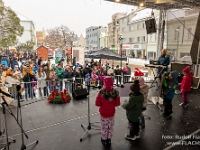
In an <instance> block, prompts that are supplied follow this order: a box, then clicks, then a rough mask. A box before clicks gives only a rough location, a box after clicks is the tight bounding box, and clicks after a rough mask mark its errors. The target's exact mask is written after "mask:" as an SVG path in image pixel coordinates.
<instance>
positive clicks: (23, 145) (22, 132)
mask: <svg viewBox="0 0 200 150" xmlns="http://www.w3.org/2000/svg"><path fill="white" fill-rule="evenodd" d="M20 95H21V94H20V92H19V89H17V101H18V103H17V107H18V109H19V116H20V127H21V139H22V145H21V148H20V149H19V150H25V149H26V148H27V147H29V146H31V145H34V144H38V140H36V141H34V142H32V143H30V144H28V145H25V144H24V135H25V136H26V138H27V139H28V136H27V134H26V133H25V132H24V130H23V123H22V112H21V104H20ZM13 116H14V115H13ZM14 118H15V120H16V121H17V119H16V117H14ZM17 123H18V121H17ZM18 124H19V123H18Z"/></svg>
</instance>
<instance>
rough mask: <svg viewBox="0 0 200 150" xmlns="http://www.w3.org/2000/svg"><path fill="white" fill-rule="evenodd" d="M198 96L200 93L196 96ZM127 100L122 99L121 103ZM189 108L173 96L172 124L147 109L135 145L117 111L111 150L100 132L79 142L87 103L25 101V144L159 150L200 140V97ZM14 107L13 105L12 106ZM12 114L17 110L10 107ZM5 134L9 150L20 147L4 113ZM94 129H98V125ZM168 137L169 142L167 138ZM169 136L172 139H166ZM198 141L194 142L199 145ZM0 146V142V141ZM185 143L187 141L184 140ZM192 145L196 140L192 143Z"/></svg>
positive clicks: (54, 149)
mask: <svg viewBox="0 0 200 150" xmlns="http://www.w3.org/2000/svg"><path fill="white" fill-rule="evenodd" d="M97 92H98V90H91V94H90V97H91V99H90V101H91V115H92V116H91V122H94V121H99V118H100V117H99V114H98V108H97V107H96V106H95V105H94V103H95V96H96V94H97ZM157 93H158V92H156V91H155V90H154V88H152V89H150V94H149V97H151V96H156V95H157ZM198 93H199V92H198ZM124 99H126V98H122V99H121V103H122V102H123V100H124ZM189 99H190V106H189V108H188V110H183V108H181V107H179V106H178V104H179V103H180V102H181V95H176V96H175V98H174V100H173V111H174V113H173V115H172V119H171V120H166V119H163V118H162V116H161V115H160V110H159V108H158V107H157V106H155V105H149V106H148V107H147V111H146V112H145V114H146V115H148V116H150V117H151V120H146V128H145V130H144V131H143V132H141V134H140V136H141V138H140V139H139V140H136V141H128V140H126V139H125V138H124V135H125V134H126V133H127V132H128V128H127V126H128V124H127V122H128V121H127V119H126V115H125V110H124V109H123V108H121V107H118V108H117V109H116V116H115V132H114V135H113V138H112V145H111V147H110V148H104V147H103V145H102V143H101V141H100V139H101V134H100V132H99V131H96V130H90V131H89V134H87V135H86V136H85V138H84V139H83V141H82V142H80V137H81V136H82V135H83V133H84V130H83V129H82V127H81V124H86V125H87V124H88V123H87V121H88V119H87V112H88V110H87V100H86V99H84V100H79V101H75V100H72V101H71V102H70V103H69V104H64V105H60V104H56V105H54V104H48V103H47V102H46V101H45V100H41V101H38V102H35V103H32V104H29V105H26V104H28V103H29V102H34V101H27V102H23V103H22V105H25V106H23V107H22V114H23V126H24V130H25V131H26V132H27V134H28V136H29V139H28V140H26V139H25V144H29V143H31V142H33V141H35V140H39V143H38V144H37V145H35V146H34V147H33V148H32V147H28V148H27V149H32V150H67V149H68V150H83V149H84V150H103V149H110V150H133V149H141V150H161V149H165V148H167V147H169V146H171V145H170V144H169V143H168V142H177V141H179V140H181V139H177V138H175V135H178V136H182V135H185V136H186V135H190V134H192V133H193V132H195V131H197V132H195V133H194V134H195V135H197V136H198V137H199V138H200V130H199V129H200V124H199V116H200V103H199V99H200V94H198V95H197V94H191V95H189ZM15 104H16V103H15ZM11 108H12V110H13V111H14V114H16V108H15V107H14V106H11ZM7 122H8V134H9V136H11V137H13V138H15V139H16V143H12V144H11V145H10V150H15V149H18V148H20V147H21V136H20V128H19V127H18V125H17V124H16V122H15V121H14V119H13V118H12V117H11V116H10V114H8V113H7ZM96 127H99V124H97V126H96ZM167 136H168V138H167ZM169 136H172V139H169V138H170V137H169ZM199 140H200V139H196V141H199ZM0 141H1V142H2V140H0ZM187 141H188V140H187ZM192 141H195V139H192ZM184 149H191V150H194V149H199V145H195V146H190V147H189V146H188V145H183V146H182V145H177V146H174V147H172V150H184Z"/></svg>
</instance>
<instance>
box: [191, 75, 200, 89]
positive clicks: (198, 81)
mask: <svg viewBox="0 0 200 150" xmlns="http://www.w3.org/2000/svg"><path fill="white" fill-rule="evenodd" d="M199 84H200V78H199V77H193V78H192V88H193V89H198V88H199Z"/></svg>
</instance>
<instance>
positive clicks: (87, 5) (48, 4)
mask: <svg viewBox="0 0 200 150" xmlns="http://www.w3.org/2000/svg"><path fill="white" fill-rule="evenodd" d="M3 1H4V3H5V5H6V6H10V7H11V8H12V9H13V10H14V11H16V13H17V14H21V15H23V16H25V17H27V18H29V19H30V20H32V21H33V22H34V24H35V28H36V30H42V29H43V28H44V29H45V30H47V29H49V28H53V27H58V26H60V25H66V26H68V27H69V29H70V30H71V31H74V32H75V33H76V34H78V35H80V34H81V33H83V35H85V29H86V28H87V27H90V26H101V25H102V26H107V23H109V22H111V16H112V15H113V14H114V13H116V12H122V13H125V12H130V11H131V9H132V8H133V7H132V6H128V5H121V4H117V3H111V2H107V1H104V0H3Z"/></svg>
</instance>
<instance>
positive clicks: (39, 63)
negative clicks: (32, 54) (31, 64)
mask: <svg viewBox="0 0 200 150" xmlns="http://www.w3.org/2000/svg"><path fill="white" fill-rule="evenodd" d="M41 63H42V57H40V58H39V59H38V66H41Z"/></svg>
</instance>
